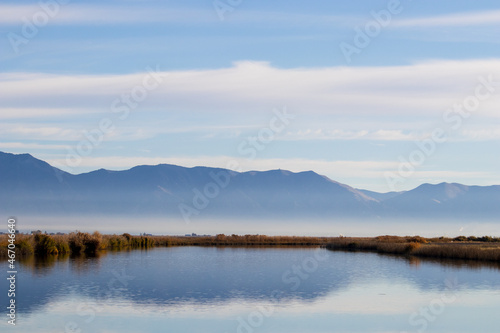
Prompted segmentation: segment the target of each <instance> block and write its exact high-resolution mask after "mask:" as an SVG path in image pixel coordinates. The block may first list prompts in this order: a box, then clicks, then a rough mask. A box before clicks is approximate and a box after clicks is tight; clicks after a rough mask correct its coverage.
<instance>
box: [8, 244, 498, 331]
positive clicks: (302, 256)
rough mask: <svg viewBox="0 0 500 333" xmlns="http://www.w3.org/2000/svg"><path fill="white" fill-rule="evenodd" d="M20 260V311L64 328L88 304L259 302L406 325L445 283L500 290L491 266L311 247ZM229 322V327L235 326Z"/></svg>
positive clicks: (120, 309) (206, 312)
mask: <svg viewBox="0 0 500 333" xmlns="http://www.w3.org/2000/svg"><path fill="white" fill-rule="evenodd" d="M19 264H20V265H19V274H18V281H19V282H18V286H19V293H18V295H17V300H18V303H19V304H20V307H19V309H18V311H19V313H21V314H22V315H24V317H25V318H32V320H35V319H34V318H36V321H37V322H38V321H39V320H42V321H43V319H41V317H40V316H42V315H43V314H45V315H47V316H48V317H51V316H52V318H53V320H54V321H57V320H56V319H55V317H56V316H58V317H57V318H59V320H60V321H61V322H60V323H59V324H58V325H63V327H64V324H65V323H66V322H67V321H68V318H72V317H75V318H76V319H78V320H79V322H81V321H82V320H83V319H85V318H86V317H85V315H81V314H82V313H83V314H85V313H87V314H88V313H89V312H88V311H89V309H91V310H92V311H93V314H94V317H95V318H101V317H100V315H103V316H104V314H106V316H113V314H114V315H116V316H118V317H120V318H122V317H123V316H125V317H126V316H127V314H130V315H131V316H135V318H136V319H137V318H139V317H141V316H154V315H155V314H161V315H162V316H167V317H169V318H171V319H172V320H174V319H176V318H188V319H189V318H191V317H192V316H195V317H197V318H201V317H203V316H209V317H210V316H214V313H216V312H217V313H221V314H224V315H221V316H223V317H224V316H225V317H224V318H229V317H231V318H232V317H234V316H236V317H237V316H238V315H239V314H241V313H246V312H248V311H251V309H255V308H258V307H262V306H268V307H269V306H271V307H272V308H273V309H274V310H273V313H274V312H276V313H280V311H283V313H287V316H292V317H291V318H288V319H289V320H291V321H293V317H294V316H306V315H307V316H310V317H315V318H316V319H317V320H319V319H318V318H319V317H318V316H321V315H325V316H326V315H327V314H328V315H329V316H332V314H339V313H350V314H352V313H358V314H363V316H367V315H369V316H371V315H374V314H384V315H391V314H392V315H396V314H397V315H399V316H401V318H400V319H401V321H404V322H405V323H406V324H407V322H408V320H407V318H408V313H411V311H414V309H418V306H420V305H419V304H420V303H423V304H426V302H427V303H428V302H429V301H430V300H432V299H433V297H440V295H442V294H443V293H445V292H449V291H450V288H453V292H457V293H464V294H466V295H469V294H470V295H474V294H478V295H481V293H483V292H484V291H485V290H487V291H488V292H489V293H490V294H491V293H493V294H494V293H498V291H499V290H500V279H499V278H498V276H499V268H500V267H499V265H498V264H496V263H477V262H464V261H457V260H434V259H419V258H412V257H410V258H404V257H398V256H389V255H379V254H374V253H352V252H332V251H327V250H324V249H310V248H301V249H297V248H295V249H285V248H276V249H269V248H265V249H262V248H200V247H183V248H182V247H179V248H161V249H152V250H149V251H123V252H107V253H103V254H101V255H99V256H95V257H87V256H78V257H69V256H52V257H45V258H34V257H31V258H25V259H23V260H20V262H19ZM5 268H6V263H4V262H2V263H0V269H2V270H5ZM449 281H452V282H453V283H452V284H451V285H450V284H449ZM450 286H451V287H450ZM476 296H477V295H476ZM483 299H486V298H484V297H483ZM499 299H500V298H499ZM4 301H5V298H3V299H2V302H4ZM493 304H494V306H493V308H496V309H497V310H498V309H500V306H499V304H496V303H493ZM2 306H4V304H3V303H2ZM48 309H50V310H48ZM96 309H97V310H96ZM248 309H250V310H248ZM86 311H87V312H86ZM47 312H51V313H52V312H54V313H52V314H51V315H49V314H48V313H47ZM200 316H201V317H200ZM283 316H284V315H283ZM203 318H205V317H203ZM276 318H281V317H279V316H278V317H276ZM276 318H275V320H277V319H276ZM76 319H75V320H76ZM122 319H123V318H122ZM337 319H338V318H337ZM403 319H404V320H403ZM96 320H97V319H96ZM158 320H159V319H158ZM176 320H177V319H176ZM179 320H180V319H179ZM186 320H187V319H186ZM231 320H233V319H231ZM329 320H330V319H329ZM339 320H340V319H339ZM377 320H378V319H377ZM401 323H402V322H401ZM98 324H99V322H97V323H96V322H93V324H92V325H98ZM233 324H234V323H233ZM47 325H48V326H47V327H52V326H51V325H52V324H51V323H49V322H47ZM221 325H223V323H221V322H218V323H217V325H216V326H217V328H220V327H221ZM401 325H402V324H401ZM233 326H234V325H233ZM233 326H231V327H228V329H229V328H231V330H232V331H235V328H234V327H233ZM299 326H300V325H299ZM58 327H60V326H58ZM89 327H90V326H89ZM214 327H215V326H214ZM283 327H289V325H288V324H287V325H285V324H283ZM95 328H96V329H97V328H98V326H95ZM191 328H192V331H193V332H195V331H196V329H195V328H193V327H191ZM283 329H284V328H283ZM49 331H50V330H49ZM123 331H127V332H128V331H131V330H130V328H126V327H125V328H123ZM139 331H140V330H139ZM151 331H153V330H151ZM182 331H186V330H180V332H182ZM208 331H211V330H208ZM208 331H207V332H208ZM215 331H216V330H214V332H215ZM217 331H218V330H217ZM222 331H223V330H220V331H218V332H222ZM277 331H278V330H276V332H277ZM281 331H283V330H281ZM290 331H295V330H294V329H293V327H292V328H290ZM361 331H363V330H361Z"/></svg>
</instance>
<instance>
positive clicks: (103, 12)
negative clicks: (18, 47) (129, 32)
mask: <svg viewBox="0 0 500 333" xmlns="http://www.w3.org/2000/svg"><path fill="white" fill-rule="evenodd" d="M39 12H42V13H44V12H47V11H46V10H44V9H43V8H42V7H40V6H39V5H13V4H8V5H0V25H21V24H23V23H24V18H28V19H29V18H31V17H32V16H33V15H34V14H35V13H39ZM53 13H54V14H51V15H50V16H51V18H50V23H51V24H64V25H79V24H117V23H119V24H124V23H156V22H163V23H172V22H175V23H182V22H186V23H188V22H198V23H200V22H207V21H214V13H213V12H212V11H210V10H207V11H201V10H194V9H182V8H170V9H163V8H155V7H147V6H134V5H129V6H107V5H99V6H96V5H81V4H72V3H70V4H67V5H60V6H59V7H58V9H57V10H53Z"/></svg>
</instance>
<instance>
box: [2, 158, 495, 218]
mask: <svg viewBox="0 0 500 333" xmlns="http://www.w3.org/2000/svg"><path fill="white" fill-rule="evenodd" d="M0 213H2V214H6V215H46V216H53V215H65V216H75V215H77V216H81V215H112V216H123V215H127V216H141V217H145V216H165V217H172V218H185V217H186V216H188V217H190V216H203V217H212V218H217V217H231V218H321V219H328V218H334V217H342V218H368V219H370V218H375V217H377V218H392V217H398V218H411V217H415V218H463V217H466V218H469V219H470V218H474V219H481V218H487V219H492V218H493V219H494V218H497V217H498V216H500V186H466V185H461V184H449V183H441V184H436V185H432V184H423V185H421V186H419V187H417V188H415V189H413V190H411V191H406V192H390V193H377V192H372V191H366V190H357V189H354V188H352V187H350V186H348V185H345V184H341V183H338V182H335V181H333V180H331V179H329V178H327V177H325V176H321V175H318V174H317V173H315V172H312V171H308V172H299V173H293V172H290V171H286V170H270V171H264V172H257V171H251V172H242V173H239V172H234V171H230V170H225V169H220V168H207V167H195V168H185V167H181V166H175V165H167V164H160V165H156V166H145V165H144V166H137V167H134V168H131V169H129V170H124V171H109V170H104V169H100V170H96V171H93V172H89V173H84V174H79V175H72V174H69V173H66V172H64V171H61V170H59V169H57V168H54V167H52V166H50V165H49V164H47V163H46V162H43V161H41V160H38V159H36V158H34V157H33V156H31V155H29V154H22V155H14V154H7V153H1V152H0Z"/></svg>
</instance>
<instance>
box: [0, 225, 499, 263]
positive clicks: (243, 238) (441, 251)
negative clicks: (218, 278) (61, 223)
mask: <svg viewBox="0 0 500 333" xmlns="http://www.w3.org/2000/svg"><path fill="white" fill-rule="evenodd" d="M7 239H8V238H7V235H0V257H4V258H5V257H7V244H8V242H7ZM15 244H16V256H27V255H32V254H35V255H38V256H44V255H66V254H71V255H79V254H85V255H95V254H97V253H98V252H99V251H105V250H122V249H147V248H152V247H169V246H262V247H278V246H314V247H317V246H322V247H326V248H327V249H330V250H347V251H371V252H377V253H385V254H396V255H405V256H417V257H428V258H451V259H463V260H477V261H495V262H500V239H499V238H494V237H489V236H483V237H473V236H472V237H465V236H459V237H456V238H445V237H439V238H423V237H420V236H411V237H410V236H406V237H399V236H379V237H374V238H367V237H365V238H363V237H298V236H266V235H234V234H233V235H224V234H220V235H216V236H193V237H187V236H186V237H184V236H183V237H181V236H134V235H130V234H128V233H125V234H122V235H102V234H100V233H99V232H97V231H96V232H94V233H92V234H89V233H84V232H79V231H76V232H72V233H70V234H65V235H47V234H41V233H39V234H35V235H25V234H19V235H17V236H16V243H15Z"/></svg>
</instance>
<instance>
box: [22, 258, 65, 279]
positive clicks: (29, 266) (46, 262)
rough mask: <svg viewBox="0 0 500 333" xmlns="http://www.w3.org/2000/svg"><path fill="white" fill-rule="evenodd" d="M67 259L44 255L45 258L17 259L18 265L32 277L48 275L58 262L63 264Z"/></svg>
mask: <svg viewBox="0 0 500 333" xmlns="http://www.w3.org/2000/svg"><path fill="white" fill-rule="evenodd" d="M68 258H69V255H68V254H67V253H66V254H59V255H45V256H35V255H30V256H21V257H19V258H18V262H19V264H20V265H21V266H22V268H23V269H26V270H29V271H30V272H32V273H33V274H34V275H37V276H43V275H48V274H49V273H50V271H51V270H52V269H53V268H54V267H55V266H56V263H58V262H64V261H66V260H67V259H68Z"/></svg>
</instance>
